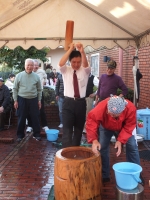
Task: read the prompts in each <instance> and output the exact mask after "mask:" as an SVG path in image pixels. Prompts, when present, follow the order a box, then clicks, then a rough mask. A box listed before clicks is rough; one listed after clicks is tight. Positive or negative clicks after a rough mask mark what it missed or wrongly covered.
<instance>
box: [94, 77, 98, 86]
mask: <svg viewBox="0 0 150 200" xmlns="http://www.w3.org/2000/svg"><path fill="white" fill-rule="evenodd" d="M93 84H94V86H96V87H97V88H98V85H99V79H98V78H97V77H96V76H94V79H93Z"/></svg>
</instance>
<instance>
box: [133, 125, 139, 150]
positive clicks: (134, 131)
mask: <svg viewBox="0 0 150 200" xmlns="http://www.w3.org/2000/svg"><path fill="white" fill-rule="evenodd" d="M132 135H134V137H135V140H136V144H137V146H138V143H137V133H136V127H135V128H134V130H133V131H132Z"/></svg>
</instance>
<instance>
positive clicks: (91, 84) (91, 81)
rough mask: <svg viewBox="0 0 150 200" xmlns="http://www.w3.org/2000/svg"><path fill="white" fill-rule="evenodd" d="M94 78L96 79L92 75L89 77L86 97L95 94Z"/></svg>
mask: <svg viewBox="0 0 150 200" xmlns="http://www.w3.org/2000/svg"><path fill="white" fill-rule="evenodd" d="M93 79H94V76H93V75H91V76H90V77H89V80H88V83H87V88H86V97H89V95H90V94H93V87H94V84H93Z"/></svg>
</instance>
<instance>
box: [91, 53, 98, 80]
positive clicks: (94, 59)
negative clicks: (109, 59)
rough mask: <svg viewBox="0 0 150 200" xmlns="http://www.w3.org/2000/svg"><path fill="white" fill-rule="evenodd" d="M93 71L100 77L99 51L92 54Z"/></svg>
mask: <svg viewBox="0 0 150 200" xmlns="http://www.w3.org/2000/svg"><path fill="white" fill-rule="evenodd" d="M91 73H92V74H93V75H94V76H97V77H99V53H95V54H91Z"/></svg>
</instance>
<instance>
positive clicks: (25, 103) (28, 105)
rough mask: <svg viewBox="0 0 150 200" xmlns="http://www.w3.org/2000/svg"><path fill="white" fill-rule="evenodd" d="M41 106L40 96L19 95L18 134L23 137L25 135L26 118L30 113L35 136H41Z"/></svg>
mask: <svg viewBox="0 0 150 200" xmlns="http://www.w3.org/2000/svg"><path fill="white" fill-rule="evenodd" d="M39 113H40V111H39V107H38V98H37V97H36V98H33V99H26V98H23V97H20V96H18V109H17V116H18V127H17V136H18V137H19V138H23V137H24V136H25V134H24V129H25V123H26V118H27V116H28V115H30V116H31V120H32V127H33V132H34V136H35V137H40V121H39Z"/></svg>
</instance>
